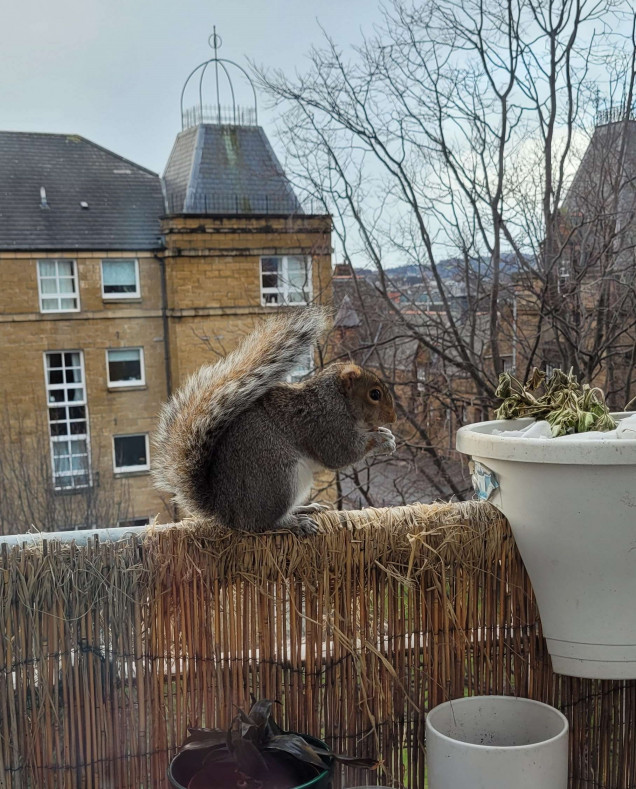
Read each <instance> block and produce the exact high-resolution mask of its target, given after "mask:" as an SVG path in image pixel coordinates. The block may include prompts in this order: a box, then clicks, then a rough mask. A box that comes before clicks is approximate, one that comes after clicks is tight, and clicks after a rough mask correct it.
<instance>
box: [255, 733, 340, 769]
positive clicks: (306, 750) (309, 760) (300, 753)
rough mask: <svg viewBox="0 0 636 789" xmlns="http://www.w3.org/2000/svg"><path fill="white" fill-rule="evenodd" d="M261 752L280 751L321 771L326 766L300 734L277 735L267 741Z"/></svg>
mask: <svg viewBox="0 0 636 789" xmlns="http://www.w3.org/2000/svg"><path fill="white" fill-rule="evenodd" d="M263 750H264V751H280V752H282V753H286V754H288V755H289V756H292V757H293V758H294V759H298V760H299V761H301V762H304V763H305V764H313V766H314V767H320V768H321V769H323V770H324V769H325V768H326V766H327V765H326V764H325V762H324V761H323V760H322V759H321V758H320V756H319V755H318V754H317V753H316V751H315V750H314V748H313V747H312V746H311V745H310V744H309V743H308V742H307V741H306V740H304V739H303V738H302V737H301V736H300V734H278V735H276V736H275V737H272V738H271V739H270V740H268V742H267V744H266V745H265V746H264V747H263Z"/></svg>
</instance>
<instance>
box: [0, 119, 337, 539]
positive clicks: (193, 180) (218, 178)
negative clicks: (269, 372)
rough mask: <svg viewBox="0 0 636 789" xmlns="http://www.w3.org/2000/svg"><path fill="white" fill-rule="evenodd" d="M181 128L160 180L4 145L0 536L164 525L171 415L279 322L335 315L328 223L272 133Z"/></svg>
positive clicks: (49, 150) (71, 149)
mask: <svg viewBox="0 0 636 789" xmlns="http://www.w3.org/2000/svg"><path fill="white" fill-rule="evenodd" d="M188 117H189V118H190V121H191V123H190V125H189V126H186V128H184V130H183V131H182V132H181V133H180V134H179V135H178V137H177V139H176V142H175V145H174V148H173V151H172V153H171V155H170V158H169V161H168V164H167V166H166V170H165V174H164V176H163V178H160V177H159V176H158V175H156V174H155V173H152V172H150V171H148V170H146V169H145V168H143V167H140V166H139V165H137V164H135V163H133V162H130V161H128V160H126V159H124V158H122V157H121V156H118V155H117V154H115V153H112V152H110V151H107V150H105V149H104V148H101V147H100V146H99V145H96V144H95V143H93V142H90V141H89V140H86V139H84V138H82V137H79V136H75V135H61V134H32V133H16V132H0V173H2V178H1V179H0V266H1V268H2V272H3V288H2V290H1V291H0V305H1V306H0V371H1V375H0V404H1V405H0V408H1V416H0V432H1V433H2V438H1V439H0V484H1V485H2V487H1V488H0V524H1V526H2V529H3V530H5V531H23V530H25V529H27V528H29V527H30V526H31V525H32V524H33V525H35V526H36V527H37V528H40V529H62V528H77V527H89V526H108V525H115V524H116V522H119V523H126V524H127V523H131V522H134V523H142V522H145V521H147V520H148V519H152V518H154V517H155V516H157V515H158V516H159V518H160V520H167V519H171V518H172V517H173V516H174V515H175V513H174V512H173V511H172V507H171V505H170V504H169V502H168V501H167V500H166V499H165V497H162V496H160V494H159V493H158V492H157V491H155V490H154V488H153V486H152V481H151V477H150V467H151V463H152V443H151V434H152V431H153V428H154V425H155V420H156V416H157V413H158V411H159V408H160V406H161V403H162V402H163V401H164V400H165V399H166V398H167V396H168V395H169V393H170V392H171V391H173V390H174V389H175V388H176V387H178V386H179V385H180V383H182V382H183V380H184V378H185V377H186V376H187V375H188V374H190V373H191V372H192V371H193V370H195V369H196V368H197V367H198V366H200V365H201V364H203V363H207V362H212V361H214V360H215V359H217V358H218V357H219V355H224V354H225V353H227V352H228V351H229V350H231V349H232V347H234V345H235V344H236V342H237V341H238V340H239V339H240V338H241V337H242V336H243V335H244V334H245V333H246V332H248V331H249V330H250V329H251V328H252V327H253V326H254V324H255V322H257V321H259V320H261V319H262V318H263V317H264V316H266V315H268V314H270V313H271V312H272V311H275V310H279V309H288V308H290V306H291V307H293V306H294V305H296V306H299V307H300V306H302V305H304V304H306V303H309V302H310V301H316V300H318V301H324V300H328V299H329V288H330V277H331V262H330V252H331V242H330V227H331V223H330V219H329V217H328V216H324V215H311V214H305V213H304V212H303V210H302V208H301V206H300V204H299V202H298V200H297V198H296V196H295V194H294V192H293V190H292V189H291V187H290V185H289V183H288V181H287V180H286V178H285V175H284V173H283V171H282V169H281V167H280V164H279V163H278V161H277V159H276V156H275V155H274V152H273V151H272V149H271V147H270V145H269V143H268V141H267V138H266V136H265V134H264V132H263V130H262V129H261V128H260V127H258V126H256V125H255V124H250V123H242V124H241V125H237V124H223V123H218V122H216V123H210V122H207V120H206V119H205V118H204V117H202V115H197V116H192V115H190V116H188ZM219 120H220V119H219ZM310 364H311V357H310V355H309V349H308V357H307V362H306V365H307V366H309V365H310ZM296 373H297V375H301V374H302V373H303V370H301V369H299V370H298V371H296Z"/></svg>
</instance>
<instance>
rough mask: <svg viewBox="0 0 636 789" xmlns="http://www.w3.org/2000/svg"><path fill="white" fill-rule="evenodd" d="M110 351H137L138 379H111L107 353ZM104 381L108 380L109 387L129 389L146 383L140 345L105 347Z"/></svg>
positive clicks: (142, 352)
mask: <svg viewBox="0 0 636 789" xmlns="http://www.w3.org/2000/svg"><path fill="white" fill-rule="evenodd" d="M111 351H139V364H140V367H141V378H140V379H139V380H138V381H111V380H110V363H109V358H108V355H109V354H110V353H111ZM106 381H107V382H108V388H109V389H122V388H124V389H130V388H137V387H140V386H145V385H146V367H145V362H144V349H143V347H142V346H140V345H135V346H132V347H130V348H107V349H106Z"/></svg>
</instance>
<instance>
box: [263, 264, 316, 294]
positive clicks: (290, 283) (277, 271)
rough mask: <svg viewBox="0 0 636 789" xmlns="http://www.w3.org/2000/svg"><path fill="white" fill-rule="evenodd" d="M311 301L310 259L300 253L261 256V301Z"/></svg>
mask: <svg viewBox="0 0 636 789" xmlns="http://www.w3.org/2000/svg"><path fill="white" fill-rule="evenodd" d="M310 301H311V259H310V258H308V257H304V256H301V255H284V256H280V257H266V258H261V302H262V304H263V305H267V304H308V303H309V302H310Z"/></svg>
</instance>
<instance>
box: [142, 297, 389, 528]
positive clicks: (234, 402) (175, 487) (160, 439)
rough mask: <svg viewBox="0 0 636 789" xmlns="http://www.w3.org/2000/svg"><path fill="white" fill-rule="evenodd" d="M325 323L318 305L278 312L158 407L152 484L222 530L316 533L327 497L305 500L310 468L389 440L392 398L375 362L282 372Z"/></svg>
mask: <svg viewBox="0 0 636 789" xmlns="http://www.w3.org/2000/svg"><path fill="white" fill-rule="evenodd" d="M325 327H326V312H325V310H323V309H320V308H315V307H304V308H301V309H299V310H296V311H294V312H290V313H284V314H280V315H277V316H276V317H275V318H273V319H271V320H268V321H266V322H264V323H263V324H262V325H261V326H260V327H259V328H257V329H256V331H254V332H253V333H252V334H250V335H249V336H248V337H246V338H245V340H244V341H243V342H242V343H241V345H239V346H238V347H237V348H236V350H234V351H233V352H232V353H230V354H229V355H228V356H226V357H225V358H224V359H222V360H221V361H220V362H218V363H216V364H213V365H206V366H204V367H202V368H201V369H200V370H198V372H196V373H194V375H192V376H191V377H190V378H189V379H188V380H187V381H186V383H185V384H184V385H183V387H182V388H181V389H179V390H178V391H177V392H175V394H174V395H173V396H172V397H171V398H170V400H169V401H168V402H167V403H166V404H165V405H164V406H163V409H162V411H161V414H160V418H159V426H158V429H157V434H156V438H155V465H154V469H153V476H154V481H155V485H156V486H157V487H159V488H161V489H163V490H166V491H169V492H170V493H172V494H174V501H175V502H176V503H177V504H178V505H179V507H181V508H183V509H184V510H186V511H188V512H190V513H191V514H192V515H194V516H196V517H203V518H215V519H216V520H217V521H218V522H220V523H221V524H223V525H224V526H227V527H229V528H234V529H241V530H244V531H250V532H262V531H267V530H270V529H288V530H291V531H293V532H295V533H297V534H311V533H313V532H315V531H316V529H317V526H316V523H315V521H314V520H313V519H312V517H311V514H312V513H313V512H316V511H318V510H320V509H322V507H321V505H317V504H310V505H308V506H302V505H303V504H304V503H305V501H306V497H307V496H308V494H309V491H310V489H311V486H312V482H313V476H314V472H315V471H317V470H320V469H334V470H335V469H341V468H345V467H346V466H350V465H352V464H353V463H356V462H358V461H360V460H362V458H364V457H365V456H367V455H370V454H382V453H390V452H393V451H394V450H395V438H394V437H393V434H392V433H391V431H390V430H388V429H387V428H384V427H382V425H386V424H390V423H393V422H395V420H396V415H395V409H394V405H393V398H392V396H391V393H390V392H389V390H388V388H387V387H386V385H385V384H384V383H383V382H382V381H381V380H380V379H379V378H378V376H377V375H375V374H374V373H372V372H371V371H369V370H366V369H363V368H362V367H358V366H357V365H355V364H332V365H330V366H328V367H326V368H325V369H323V370H321V371H320V372H318V373H316V374H315V375H313V376H311V377H309V378H308V379H306V380H304V381H303V382H301V383H296V384H289V383H285V382H284V381H285V378H286V377H287V376H288V375H289V373H290V372H291V371H292V370H293V368H294V366H295V365H296V364H297V363H298V361H299V360H300V359H301V358H302V357H303V355H305V354H306V353H307V348H308V347H310V346H311V345H312V344H314V343H315V342H316V341H317V340H318V338H319V337H320V335H321V334H322V332H323V331H324V329H325Z"/></svg>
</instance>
